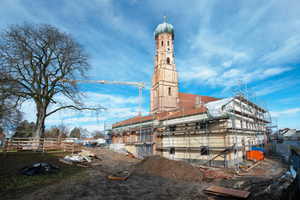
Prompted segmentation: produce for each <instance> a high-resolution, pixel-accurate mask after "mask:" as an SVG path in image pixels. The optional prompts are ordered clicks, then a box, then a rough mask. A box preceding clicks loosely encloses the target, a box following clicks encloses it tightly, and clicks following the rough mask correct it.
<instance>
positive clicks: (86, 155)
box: [59, 150, 101, 167]
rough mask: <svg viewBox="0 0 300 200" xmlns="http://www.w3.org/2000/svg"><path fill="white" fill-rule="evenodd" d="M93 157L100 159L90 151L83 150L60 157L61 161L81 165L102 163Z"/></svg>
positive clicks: (87, 165)
mask: <svg viewBox="0 0 300 200" xmlns="http://www.w3.org/2000/svg"><path fill="white" fill-rule="evenodd" d="M91 157H94V158H97V159H100V158H99V157H98V156H97V155H95V154H93V153H91V152H89V151H85V150H82V151H81V152H79V153H78V154H71V155H70V156H66V157H64V158H60V159H59V161H60V162H63V163H65V164H69V165H76V166H79V167H89V166H90V165H93V166H97V165H100V164H101V163H100V164H99V163H98V162H94V161H93V160H92V158H91ZM100 160H101V159H100Z"/></svg>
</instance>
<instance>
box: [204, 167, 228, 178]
mask: <svg viewBox="0 0 300 200" xmlns="http://www.w3.org/2000/svg"><path fill="white" fill-rule="evenodd" d="M199 170H200V171H202V172H203V173H204V176H205V178H207V179H211V180H222V179H227V180H231V179H233V177H232V176H230V175H228V174H226V173H224V172H221V171H216V170H213V169H208V168H201V167H200V168H199Z"/></svg>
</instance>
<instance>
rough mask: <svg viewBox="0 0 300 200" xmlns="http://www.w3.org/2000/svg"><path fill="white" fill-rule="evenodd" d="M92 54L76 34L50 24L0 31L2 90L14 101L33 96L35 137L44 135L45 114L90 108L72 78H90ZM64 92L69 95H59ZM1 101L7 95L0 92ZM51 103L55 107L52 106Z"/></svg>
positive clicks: (18, 102)
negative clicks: (88, 76) (88, 75)
mask: <svg viewBox="0 0 300 200" xmlns="http://www.w3.org/2000/svg"><path fill="white" fill-rule="evenodd" d="M89 61H90V56H89V54H88V53H86V52H85V51H84V49H83V47H82V46H81V45H80V44H79V43H78V42H76V41H75V39H74V37H73V36H72V35H70V34H68V33H65V32H62V31H61V30H59V29H58V28H56V27H54V26H51V25H50V24H28V23H24V24H22V25H19V24H17V25H10V26H8V30H3V31H2V33H1V34H0V70H1V74H2V75H1V76H0V82H1V83H2V84H3V85H5V86H6V87H1V88H0V89H1V91H0V92H1V94H7V95H8V96H9V97H10V98H11V99H12V100H14V105H21V104H22V103H23V102H24V101H27V100H33V101H34V103H35V105H36V111H37V120H36V129H35V134H34V137H36V138H39V137H41V136H43V134H44V129H45V119H46V117H48V116H50V115H52V114H53V113H56V112H57V111H60V110H62V109H73V110H75V111H82V110H91V111H95V112H96V113H97V114H99V112H100V111H101V110H102V109H104V108H102V107H101V106H100V105H97V106H95V107H87V106H85V104H84V101H83V99H82V98H83V97H84V95H83V93H81V92H80V91H79V90H78V87H76V83H75V82H72V81H65V80H67V79H68V80H73V79H87V72H88V71H89V70H90V62H89ZM57 95H63V96H64V97H65V98H66V99H68V100H69V101H70V103H65V102H66V99H62V98H59V99H58V98H56V97H57ZM0 98H1V99H0V102H1V101H3V100H4V99H5V98H6V97H5V95H0ZM51 105H52V107H51V108H52V110H50V106H51Z"/></svg>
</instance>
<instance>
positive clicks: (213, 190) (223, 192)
mask: <svg viewBox="0 0 300 200" xmlns="http://www.w3.org/2000/svg"><path fill="white" fill-rule="evenodd" d="M204 192H205V193H209V194H215V195H220V196H233V197H238V198H244V199H246V198H247V197H248V196H249V194H250V192H248V191H243V190H236V189H230V188H224V187H217V186H210V187H208V188H206V189H205V190H204Z"/></svg>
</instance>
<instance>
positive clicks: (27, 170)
mask: <svg viewBox="0 0 300 200" xmlns="http://www.w3.org/2000/svg"><path fill="white" fill-rule="evenodd" d="M58 170H60V168H59V167H58V166H56V165H54V164H52V163H49V164H46V163H38V164H35V165H28V166H25V167H23V168H22V169H20V171H19V173H20V174H26V175H28V176H33V175H37V174H52V173H56V172H58Z"/></svg>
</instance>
